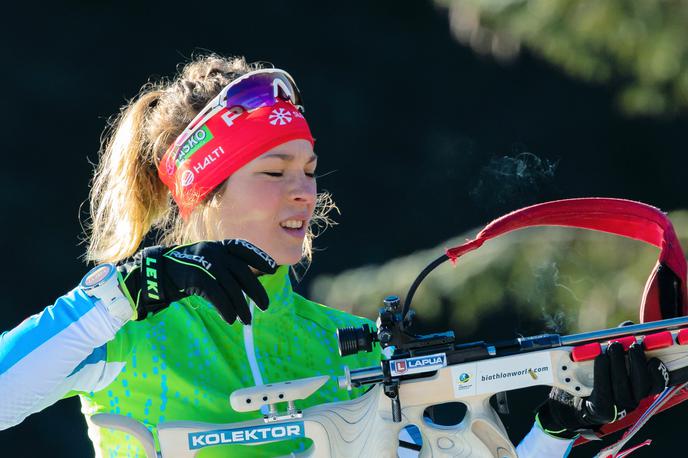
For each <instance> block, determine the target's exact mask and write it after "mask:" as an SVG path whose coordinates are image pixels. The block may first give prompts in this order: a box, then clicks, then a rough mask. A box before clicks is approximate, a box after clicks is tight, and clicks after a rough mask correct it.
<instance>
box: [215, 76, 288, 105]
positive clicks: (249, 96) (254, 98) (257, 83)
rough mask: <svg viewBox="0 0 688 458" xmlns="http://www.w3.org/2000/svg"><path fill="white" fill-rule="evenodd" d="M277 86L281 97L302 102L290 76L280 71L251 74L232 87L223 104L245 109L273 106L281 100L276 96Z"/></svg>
mask: <svg viewBox="0 0 688 458" xmlns="http://www.w3.org/2000/svg"><path fill="white" fill-rule="evenodd" d="M275 86H276V87H277V88H278V91H277V94H278V97H279V99H282V100H289V101H291V102H292V103H294V104H295V105H300V104H301V103H300V101H301V96H300V94H299V92H298V89H297V88H296V86H295V85H294V84H293V83H292V82H291V81H290V80H289V78H287V77H286V76H284V75H281V74H279V73H263V74H257V75H253V76H250V77H249V78H247V79H245V80H243V81H241V82H239V83H237V84H236V85H235V86H232V87H230V88H229V91H228V92H227V98H226V100H225V102H224V103H223V105H224V106H225V107H226V108H231V107H233V106H237V105H239V106H241V107H243V108H244V109H245V110H253V109H256V108H260V107H265V106H272V105H274V104H275V103H276V102H277V100H279V99H277V98H275ZM287 91H288V92H287ZM290 94H291V97H290Z"/></svg>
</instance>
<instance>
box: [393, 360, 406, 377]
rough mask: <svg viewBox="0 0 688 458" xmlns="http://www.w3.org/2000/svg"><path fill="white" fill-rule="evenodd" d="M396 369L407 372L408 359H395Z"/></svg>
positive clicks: (400, 372) (401, 372)
mask: <svg viewBox="0 0 688 458" xmlns="http://www.w3.org/2000/svg"><path fill="white" fill-rule="evenodd" d="M394 370H395V371H397V373H399V374H403V373H404V372H406V360H405V359H402V360H401V361H394Z"/></svg>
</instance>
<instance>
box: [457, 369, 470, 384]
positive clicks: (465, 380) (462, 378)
mask: <svg viewBox="0 0 688 458" xmlns="http://www.w3.org/2000/svg"><path fill="white" fill-rule="evenodd" d="M470 380H471V376H470V375H469V374H467V373H466V372H464V373H462V374H461V375H459V383H468V382H470Z"/></svg>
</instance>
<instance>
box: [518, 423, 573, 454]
mask: <svg viewBox="0 0 688 458" xmlns="http://www.w3.org/2000/svg"><path fill="white" fill-rule="evenodd" d="M574 442H575V440H574V439H559V438H556V437H553V436H550V435H549V434H547V433H545V432H544V431H543V430H542V429H540V428H539V427H538V425H537V424H533V427H532V428H531V429H530V432H529V433H528V434H527V435H526V437H524V438H523V440H522V441H521V443H520V444H518V447H516V452H517V453H518V458H564V457H566V456H568V455H569V453H570V452H571V448H572V447H573V443H574Z"/></svg>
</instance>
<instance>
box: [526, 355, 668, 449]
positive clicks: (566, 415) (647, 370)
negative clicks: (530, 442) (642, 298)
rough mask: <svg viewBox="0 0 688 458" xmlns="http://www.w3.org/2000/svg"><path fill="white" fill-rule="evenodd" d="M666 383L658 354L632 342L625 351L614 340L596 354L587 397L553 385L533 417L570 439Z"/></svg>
mask: <svg viewBox="0 0 688 458" xmlns="http://www.w3.org/2000/svg"><path fill="white" fill-rule="evenodd" d="M626 361H628V365H627V364H626ZM668 385H669V371H668V370H667V368H666V366H665V365H664V363H662V362H661V361H660V360H659V359H657V358H651V359H650V360H646V359H645V352H644V351H643V348H642V346H641V345H638V344H637V343H636V344H633V345H631V348H630V349H629V350H628V355H626V354H625V352H624V349H623V345H621V344H620V343H618V342H615V343H612V344H611V345H609V347H608V348H607V352H606V353H604V354H601V355H598V356H597V357H596V358H595V361H594V375H593V389H592V393H590V396H589V397H587V398H579V397H575V396H573V395H571V394H569V393H568V392H566V391H563V390H560V389H558V388H552V391H551V392H550V394H549V399H548V400H547V401H546V402H545V403H544V404H542V405H541V406H540V407H539V408H538V412H537V417H536V418H537V419H538V420H539V422H540V425H541V426H542V428H543V429H544V430H545V432H547V433H548V434H550V435H552V436H556V437H561V438H567V439H571V438H573V437H575V436H576V435H577V434H578V432H580V431H582V430H586V429H592V430H595V429H597V428H598V427H599V426H601V425H603V424H606V423H611V422H613V421H615V420H616V419H617V418H622V417H623V416H624V415H625V414H627V413H630V412H631V411H632V410H634V409H635V408H636V407H638V403H639V402H640V401H641V400H642V399H644V398H645V397H647V396H649V395H651V394H657V393H661V392H662V390H664V388H666V387H667V386H668Z"/></svg>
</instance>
